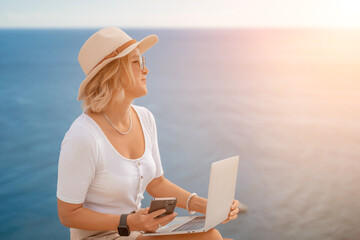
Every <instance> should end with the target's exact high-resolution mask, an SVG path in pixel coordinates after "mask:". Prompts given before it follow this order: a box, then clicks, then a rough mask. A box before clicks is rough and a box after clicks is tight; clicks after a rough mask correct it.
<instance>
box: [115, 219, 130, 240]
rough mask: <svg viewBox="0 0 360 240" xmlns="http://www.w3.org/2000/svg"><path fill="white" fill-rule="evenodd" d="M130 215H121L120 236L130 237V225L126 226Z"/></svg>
mask: <svg viewBox="0 0 360 240" xmlns="http://www.w3.org/2000/svg"><path fill="white" fill-rule="evenodd" d="M128 215H129V214H121V216H120V223H119V226H118V232H119V235H120V236H129V235H130V230H129V227H128V225H127V224H126V220H127V216H128Z"/></svg>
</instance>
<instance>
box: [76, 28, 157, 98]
mask: <svg viewBox="0 0 360 240" xmlns="http://www.w3.org/2000/svg"><path fill="white" fill-rule="evenodd" d="M158 41H159V37H158V36H157V35H155V34H151V35H149V36H147V37H145V38H143V39H142V40H141V41H139V42H136V43H134V44H132V45H130V46H129V47H127V48H125V49H124V51H122V52H121V53H119V54H118V55H117V56H115V57H113V58H109V59H106V60H105V61H103V62H102V63H101V64H99V65H97V66H96V67H95V68H94V69H93V70H91V72H90V73H89V74H88V75H87V76H86V78H85V79H84V80H83V81H82V82H81V84H80V87H79V93H78V98H77V100H82V98H83V94H84V90H85V87H86V85H87V84H88V83H89V82H90V81H91V79H92V78H93V77H94V76H95V75H96V74H97V73H98V72H99V71H100V70H101V69H102V68H103V67H104V66H105V65H106V64H108V63H109V62H111V61H113V60H115V59H118V58H121V57H124V56H126V55H128V54H129V53H130V52H131V51H132V50H134V49H135V48H137V47H139V50H140V53H141V54H144V53H145V52H146V51H147V50H149V49H150V48H151V47H152V46H154V45H155V44H156V43H157V42H158Z"/></svg>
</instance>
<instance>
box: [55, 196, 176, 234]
mask: <svg viewBox="0 0 360 240" xmlns="http://www.w3.org/2000/svg"><path fill="white" fill-rule="evenodd" d="M57 203H58V214H59V219H60V222H61V223H62V224H63V225H64V226H66V227H69V228H78V229H84V230H89V231H113V230H115V231H117V226H118V225H119V222H120V215H115V214H104V213H98V212H95V211H92V210H90V209H88V208H85V207H83V204H72V203H67V202H64V201H61V200H60V199H57ZM148 210H149V208H146V209H141V210H139V211H138V212H136V213H134V214H130V215H129V216H128V217H127V225H128V227H129V229H130V231H145V232H155V231H156V230H157V229H158V228H159V224H161V225H162V226H165V225H166V224H168V223H169V222H171V221H172V220H173V219H174V218H175V217H176V215H177V214H176V213H175V212H174V213H172V214H169V215H167V216H165V217H161V218H158V219H155V217H156V216H158V215H161V214H163V213H165V212H166V210H165V209H160V210H157V211H154V212H152V213H150V214H149V213H148Z"/></svg>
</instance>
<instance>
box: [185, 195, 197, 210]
mask: <svg viewBox="0 0 360 240" xmlns="http://www.w3.org/2000/svg"><path fill="white" fill-rule="evenodd" d="M193 196H197V194H196V193H192V194H190V196H189V198H188V200H187V201H186V210H187V211H188V212H189V213H190V214H194V213H196V212H195V211H190V208H189V202H190V200H191V198H192V197H193Z"/></svg>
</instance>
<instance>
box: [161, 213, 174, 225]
mask: <svg viewBox="0 0 360 240" xmlns="http://www.w3.org/2000/svg"><path fill="white" fill-rule="evenodd" d="M176 216H177V213H176V212H173V213H171V214H168V215H166V216H164V217H161V218H159V223H160V224H161V226H165V225H167V224H168V223H169V222H171V221H172V220H174V218H175V217H176Z"/></svg>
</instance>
